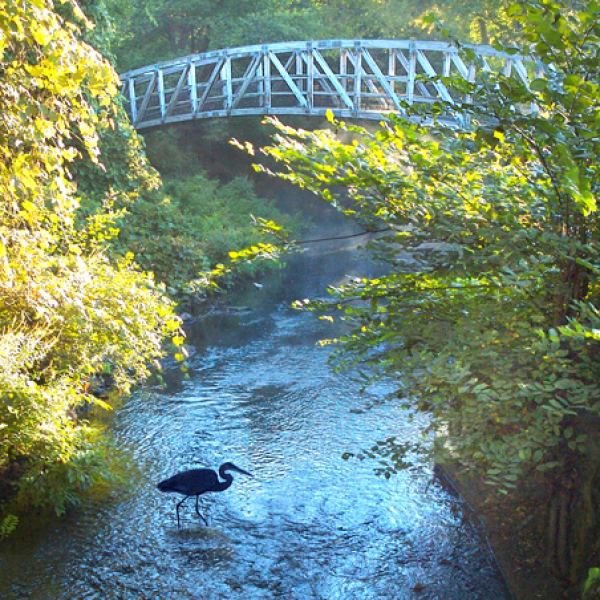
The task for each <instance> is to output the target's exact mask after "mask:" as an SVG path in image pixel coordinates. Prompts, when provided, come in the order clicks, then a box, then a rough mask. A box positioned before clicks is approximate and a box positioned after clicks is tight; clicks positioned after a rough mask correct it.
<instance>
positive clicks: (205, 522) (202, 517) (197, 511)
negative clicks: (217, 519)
mask: <svg viewBox="0 0 600 600" xmlns="http://www.w3.org/2000/svg"><path fill="white" fill-rule="evenodd" d="M199 498H200V496H196V514H197V515H198V516H199V517H200V518H201V519H202V520H203V521H204V524H205V525H206V526H207V527H208V521H207V520H206V519H205V518H204V516H203V515H201V514H200V511H199V510H198V499H199Z"/></svg>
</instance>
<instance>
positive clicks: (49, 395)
mask: <svg viewBox="0 0 600 600" xmlns="http://www.w3.org/2000/svg"><path fill="white" fill-rule="evenodd" d="M56 8H57V7H56V6H55V5H54V2H52V0H24V1H22V2H21V1H20V2H8V3H7V2H2V1H0V82H1V83H0V114H1V115H2V116H1V118H0V247H1V251H0V475H3V474H5V470H14V472H13V473H12V479H13V480H14V485H15V492H18V494H17V496H16V498H17V500H16V502H17V503H18V504H20V506H21V507H27V506H31V505H35V506H43V507H52V508H54V510H55V511H56V512H57V513H58V514H60V513H62V512H64V511H65V510H66V508H67V507H68V506H69V505H72V504H74V503H76V502H78V501H79V499H80V498H81V496H82V494H83V493H85V492H86V490H88V489H89V488H90V486H92V485H93V484H94V483H95V482H97V481H98V480H99V479H101V478H103V477H105V476H107V470H106V465H107V462H106V459H107V456H106V441H107V440H106V438H101V437H100V432H99V431H98V429H97V428H95V427H92V426H90V425H89V424H87V423H86V421H85V419H83V418H82V415H83V414H84V412H85V410H86V407H89V406H93V405H96V406H98V407H99V408H103V409H108V408H110V403H107V402H106V400H105V399H100V398H98V397H97V396H96V395H95V394H97V395H101V393H100V392H99V391H98V386H99V383H98V382H99V380H100V379H106V380H109V381H110V387H111V388H112V389H114V390H115V391H127V390H129V389H130V388H131V386H132V385H133V384H134V383H135V382H137V381H139V380H140V379H143V378H144V377H145V376H147V375H148V374H149V365H150V364H151V361H152V360H155V359H157V358H158V357H160V356H161V355H162V342H163V340H164V339H165V338H169V337H171V336H173V335H176V334H177V332H178V331H179V328H180V320H179V319H178V318H177V317H175V315H174V314H173V306H172V304H171V303H170V302H169V301H168V300H167V299H166V298H165V296H164V293H163V291H162V290H161V289H160V288H159V287H157V286H156V285H155V284H154V281H153V278H152V277H151V276H150V275H145V274H143V273H140V272H139V271H137V270H136V269H135V267H134V265H133V263H132V260H131V257H129V256H126V257H125V258H124V259H123V260H122V261H121V262H120V263H117V264H113V263H111V262H110V261H109V259H108V258H107V257H106V255H105V253H104V248H105V242H106V240H107V239H109V238H111V237H114V235H115V234H116V231H115V229H114V223H115V219H116V217H117V216H118V214H119V213H118V211H116V212H114V213H111V208H110V200H109V199H107V201H106V203H105V206H104V208H105V209H106V212H104V213H101V214H96V213H94V214H91V213H88V214H87V215H86V217H87V218H82V219H79V213H80V198H79V197H78V195H77V191H78V190H77V185H76V182H75V180H74V177H73V175H74V172H75V170H76V169H75V160H76V159H77V160H79V161H87V162H88V163H93V164H96V165H99V158H100V157H99V144H98V125H99V111H100V108H99V107H100V106H101V105H106V103H107V102H110V98H112V97H113V96H114V95H115V94H116V76H115V73H114V71H113V70H112V68H111V66H110V65H109V64H108V63H107V62H106V61H105V60H104V59H103V58H102V57H101V56H100V54H99V53H98V52H97V51H96V50H94V49H93V48H92V47H91V46H89V45H88V44H86V43H84V42H83V41H82V40H81V39H80V38H79V37H78V33H79V28H78V27H77V26H75V24H74V22H71V21H66V20H65V17H64V16H62V12H61V14H59V12H57V10H56ZM60 8H61V9H63V11H66V10H67V9H70V10H71V13H72V15H73V18H74V19H76V20H77V19H78V20H79V22H80V24H81V25H82V26H83V27H84V28H87V27H91V23H90V22H88V21H87V19H85V18H84V17H83V13H81V10H80V9H79V7H78V6H77V5H76V4H74V3H72V2H69V1H68V0H67V1H66V2H63V3H62V5H61V6H60ZM113 114H114V113H113ZM90 168H99V166H96V167H90ZM16 465H18V468H16V469H15V466H16Z"/></svg>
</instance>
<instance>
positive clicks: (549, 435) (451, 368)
mask: <svg viewBox="0 0 600 600" xmlns="http://www.w3.org/2000/svg"><path fill="white" fill-rule="evenodd" d="M508 14H509V15H510V16H511V17H512V18H513V19H514V22H515V28H514V29H515V30H517V29H518V30H520V31H521V41H522V43H523V45H524V48H523V53H524V54H525V55H528V54H529V53H530V52H532V51H533V50H535V53H536V57H537V58H538V59H539V60H540V61H541V63H543V64H544V65H545V66H546V70H545V76H544V77H543V78H538V79H534V80H533V81H532V83H531V86H530V88H528V87H526V86H524V85H523V84H520V83H519V82H517V81H515V80H513V79H510V78H508V77H505V76H504V75H502V74H495V73H487V74H484V75H483V76H482V77H481V79H480V80H479V81H477V82H476V83H475V84H464V83H461V82H454V86H455V87H456V88H457V89H458V90H460V91H461V92H462V93H463V94H465V96H464V97H465V98H466V97H468V96H469V95H472V97H473V98H475V101H474V103H473V104H469V103H468V102H467V101H464V102H463V103H462V104H461V105H458V106H457V105H454V106H444V105H443V104H441V103H437V104H436V105H434V106H431V107H427V108H425V109H423V111H424V115H422V116H428V117H431V118H433V119H436V117H437V116H438V115H439V114H440V113H441V112H443V111H447V110H451V111H459V112H460V113H462V115H463V116H465V117H468V118H469V119H470V121H471V123H472V128H471V129H469V130H468V131H461V130H453V129H449V128H447V127H444V126H443V125H442V124H441V122H436V124H435V125H434V126H433V127H432V128H428V129H424V128H421V127H420V126H419V125H416V124H415V123H414V122H411V121H408V120H405V119H401V118H392V119H391V121H390V123H388V124H384V125H383V127H382V129H381V130H379V131H377V132H376V133H374V134H372V133H369V132H368V131H366V130H365V129H362V128H360V127H355V126H349V125H346V126H344V125H343V124H341V123H335V125H336V127H337V128H338V129H342V130H344V131H346V132H348V133H349V134H350V135H352V136H353V137H354V140H353V142H352V143H343V142H340V141H339V139H338V138H337V137H336V135H335V134H334V133H333V132H332V131H314V132H309V131H304V130H294V129H292V128H289V127H285V126H284V125H282V124H281V123H280V122H278V121H277V120H275V119H269V121H271V122H272V123H273V124H274V125H275V126H276V127H278V129H279V134H278V135H277V137H276V144H275V145H273V146H270V147H267V148H265V149H263V150H264V152H265V153H266V154H267V155H268V156H270V157H272V158H274V159H275V160H277V161H279V162H280V163H281V164H282V165H283V166H285V167H286V172H284V173H279V174H278V176H280V177H283V178H285V179H288V180H290V181H292V182H294V183H296V184H298V185H300V186H303V187H306V188H308V189H310V190H313V191H314V192H316V193H319V194H320V195H322V196H323V198H324V199H325V200H327V201H328V202H331V203H333V204H334V205H336V206H338V207H339V208H340V210H343V211H344V212H345V213H346V214H347V215H349V216H352V217H353V218H355V219H356V220H358V221H359V222H360V223H361V224H362V225H363V226H364V227H365V228H372V227H377V228H378V229H380V228H381V227H382V226H387V228H388V229H389V234H388V235H386V236H385V237H383V238H381V239H379V240H377V241H375V242H374V243H373V244H372V245H371V249H372V251H373V253H374V255H375V256H377V257H378V258H380V259H382V260H384V261H387V263H388V264H389V267H390V268H389V273H388V274H387V275H385V276H382V277H380V278H378V279H373V280H369V279H361V278H357V279H354V280H351V281H349V282H348V283H347V284H345V285H342V286H339V287H336V288H332V289H331V293H332V295H333V299H332V300H331V301H329V302H308V303H300V304H299V305H300V306H302V307H304V308H309V309H311V308H312V309H319V310H321V311H325V313H326V314H325V317H326V318H329V319H333V318H334V317H335V315H336V314H340V313H341V315H342V316H341V317H340V318H342V319H343V320H345V321H346V322H347V323H348V326H349V331H348V333H347V334H346V335H344V336H343V337H341V338H340V339H337V340H332V341H333V342H336V343H337V344H338V345H339V350H338V352H337V357H338V359H339V360H340V361H341V364H342V365H343V364H348V363H359V364H361V365H367V366H369V367H370V368H371V376H372V377H380V376H388V377H389V376H391V377H393V378H395V380H396V381H397V382H398V391H397V394H396V395H397V397H398V398H399V399H400V401H401V402H402V403H403V404H407V405H408V404H413V403H414V404H416V405H417V406H418V407H419V408H420V409H422V410H423V411H425V412H426V413H428V414H430V415H431V417H432V421H431V428H432V429H433V430H435V431H436V432H437V436H438V441H439V443H438V445H437V447H436V453H437V456H438V457H439V458H443V457H444V456H451V457H452V458H453V459H457V460H459V461H461V463H462V464H463V465H465V466H466V467H468V468H471V469H473V470H477V471H478V472H482V473H484V474H485V476H486V478H487V480H488V481H489V482H490V483H492V484H494V485H495V486H496V487H497V488H498V489H499V490H500V491H502V492H504V493H505V494H512V493H515V492H517V491H518V490H520V489H522V488H523V487H524V486H527V485H528V484H529V485H531V482H532V481H535V482H536V485H539V486H540V488H541V489H543V490H544V494H543V495H542V496H541V498H546V499H547V500H546V501H547V506H546V508H547V510H546V515H547V519H548V521H547V527H548V534H549V535H548V538H549V540H551V541H550V542H549V547H548V553H549V555H550V556H551V557H552V559H553V562H554V565H555V566H556V568H557V570H558V572H559V573H560V575H561V576H563V577H564V578H565V579H567V580H570V581H571V582H574V581H577V580H578V579H579V578H580V577H581V576H582V574H583V566H584V563H585V560H586V558H587V557H588V549H589V544H591V542H592V540H593V539H594V536H595V534H596V533H597V524H596V520H595V517H594V511H595V505H594V500H593V494H592V490H593V489H594V486H597V485H598V481H599V475H600V474H599V473H598V468H597V456H598V455H599V454H600V453H599V448H600V439H599V437H598V433H597V430H598V422H599V421H598V417H599V416H600V378H599V376H598V373H600V352H599V350H600V312H599V286H598V275H599V274H600V261H599V258H600V254H599V251H600V246H599V243H600V239H599V231H598V212H597V198H598V193H599V190H600V173H599V166H598V164H599V161H598V157H599V155H600V135H599V134H600V118H599V116H598V115H600V101H599V94H598V91H599V86H600V60H599V52H600V25H599V24H598V23H600V5H598V3H597V2H595V1H594V0H585V1H584V2H581V3H578V4H577V5H573V4H572V3H566V2H565V3H563V2H562V1H557V2H555V1H554V0H529V1H527V2H524V3H522V4H515V5H512V6H510V7H509V9H508ZM509 50H510V51H511V52H514V50H511V49H509ZM465 58H466V59H467V60H475V59H476V57H475V56H474V55H473V54H472V53H471V52H469V51H466V52H465ZM446 83H448V84H450V82H449V81H447V80H446ZM532 105H535V110H530V107H531V106H532ZM406 108H407V109H408V110H409V111H410V110H412V111H414V110H415V109H414V107H410V106H407V107H406ZM263 170H268V169H266V168H265V167H263ZM340 189H342V190H345V194H342V195H340V192H339V190H340ZM391 444H392V445H393V443H392V442H391ZM392 450H393V449H392ZM391 454H393V452H391ZM394 468H395V466H394V464H393V462H392V464H391V465H390V469H392V470H393V469H394Z"/></svg>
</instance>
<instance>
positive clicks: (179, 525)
mask: <svg viewBox="0 0 600 600" xmlns="http://www.w3.org/2000/svg"><path fill="white" fill-rule="evenodd" d="M188 498H190V496H186V497H185V498H184V499H183V500H182V501H181V502H178V503H177V529H181V523H180V522H179V507H180V506H181V505H182V504H183V503H184V502H185V501H186V500H187V499H188ZM196 500H198V498H197V497H196Z"/></svg>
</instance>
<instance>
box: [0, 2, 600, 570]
mask: <svg viewBox="0 0 600 600" xmlns="http://www.w3.org/2000/svg"><path fill="white" fill-rule="evenodd" d="M84 13H85V14H84ZM429 13H433V14H435V15H437V16H438V17H440V18H443V20H444V22H445V25H444V27H443V28H441V29H432V24H433V20H432V19H430V18H427V17H426V15H427V14H429ZM599 20H600V7H599V6H598V4H597V3H596V2H595V1H593V0H584V1H582V2H579V3H568V2H564V3H563V2H554V1H553V0H528V1H527V2H523V3H521V4H515V5H513V6H510V7H509V8H508V10H507V11H504V10H503V9H502V3H491V2H488V1H485V2H471V1H469V0H464V1H461V2H452V3H450V2H435V1H434V0H427V1H425V2H421V3H419V4H418V5H417V4H415V3H414V2H408V0H356V1H353V2H349V1H347V0H286V1H284V2H281V1H276V0H255V1H254V2H249V1H246V0H243V1H239V0H235V1H234V0H231V1H228V0H226V1H218V2H217V1H213V0H187V1H186V2H181V1H179V0H154V1H149V0H132V1H131V2H122V1H121V0H85V1H83V2H79V4H77V3H76V2H75V1H74V0H61V2H59V3H55V2H54V1H53V0H24V1H22V2H18V3H17V2H12V1H10V0H0V114H1V115H2V118H1V120H0V154H1V156H0V187H1V194H2V198H1V205H0V206H1V207H2V219H1V221H0V261H1V263H2V268H1V269H0V322H1V323H0V324H1V327H0V358H1V361H0V483H1V486H0V496H2V497H10V498H11V502H12V504H10V506H9V509H8V510H9V512H10V511H12V512H17V511H18V510H19V509H20V508H21V509H23V508H25V507H30V506H39V507H45V508H48V507H50V508H53V509H54V510H55V511H56V512H57V513H61V512H63V511H64V510H66V508H68V507H69V506H70V505H72V504H75V503H77V502H78V501H80V499H81V498H82V497H83V495H84V494H85V493H86V492H87V491H88V490H89V489H90V487H91V486H92V485H93V484H94V483H95V482H97V481H99V480H100V479H102V478H103V477H107V476H109V471H108V469H107V460H106V456H105V455H106V448H107V441H106V437H105V436H104V434H103V433H102V432H101V431H100V430H99V428H98V427H96V426H94V425H93V424H91V423H90V422H88V421H87V420H86V419H85V418H84V416H85V415H86V414H87V412H86V411H87V407H88V406H89V405H93V404H99V405H100V406H103V407H105V408H109V405H108V404H106V399H104V400H99V399H98V398H97V395H95V394H94V393H93V392H97V391H98V388H99V387H100V386H99V382H100V381H101V380H103V379H104V378H109V379H110V381H111V382H112V384H113V386H114V389H115V390H116V391H117V392H119V391H127V390H128V389H130V387H131V386H132V385H133V384H134V383H136V382H138V381H140V380H141V379H143V378H144V377H146V376H147V375H148V374H149V365H151V364H153V363H154V362H155V361H156V360H157V359H158V358H159V357H160V356H161V354H162V351H163V346H164V341H165V339H170V340H171V341H172V342H173V343H174V344H175V345H180V344H181V343H182V342H183V339H182V336H181V333H180V331H179V320H178V318H177V317H176V316H175V314H174V304H173V301H172V299H173V298H178V299H179V298H182V297H183V296H184V295H185V294H186V293H187V292H189V291H190V290H194V291H197V290H198V289H199V286H201V285H203V283H202V280H201V279H198V277H199V271H204V270H208V269H210V268H212V267H213V266H214V264H215V263H220V262H223V261H224V260H225V259H226V258H227V257H228V256H229V255H230V251H231V250H233V249H235V248H240V247H245V246H249V245H253V244H259V242H261V241H262V240H263V238H262V237H260V236H258V235H257V234H256V232H255V231H254V229H253V228H252V225H251V222H250V220H249V219H248V218H246V215H249V214H252V215H254V216H255V217H257V218H258V219H261V218H262V219H265V220H269V219H275V220H276V221H280V222H281V221H283V222H284V223H286V224H290V223H291V221H289V220H287V221H286V217H284V216H282V215H281V214H280V213H279V212H278V211H277V209H276V208H275V207H274V206H273V205H272V204H270V203H268V202H266V201H265V200H264V199H260V198H259V197H258V196H257V195H256V193H255V192H254V189H253V187H252V184H251V183H250V182H249V181H248V180H245V179H243V178H237V179H236V178H232V179H231V180H230V181H228V182H224V183H220V182H216V181H215V180H211V179H210V178H209V176H208V175H207V174H206V172H205V171H204V170H203V168H202V167H198V168H192V169H189V168H187V167H186V168H185V169H182V168H181V162H182V156H183V154H182V153H183V152H185V151H187V149H186V142H185V141H184V137H186V135H187V134H188V133H189V132H190V131H191V128H192V127H193V126H192V125H189V126H184V127H182V128H181V129H180V130H179V131H178V133H172V134H165V133H155V134H153V136H152V142H153V144H155V149H154V153H153V154H154V158H155V159H156V160H155V163H156V164H155V166H157V167H158V168H159V169H160V171H161V175H162V177H163V179H164V180H165V184H164V185H162V184H161V177H160V176H159V174H158V172H157V171H156V170H155V168H154V167H153V166H151V165H150V163H149V161H148V160H147V158H146V156H145V150H144V142H143V140H142V139H141V138H140V137H138V136H137V135H136V133H135V132H134V131H133V129H132V127H131V125H130V124H129V123H128V121H127V119H126V117H125V115H124V113H123V111H122V108H121V107H120V104H119V101H118V99H117V98H116V90H117V78H116V74H115V70H114V68H113V67H112V66H111V63H112V64H114V65H116V68H117V69H118V70H120V71H124V70H126V69H129V68H134V67H138V66H142V65H145V64H150V63H152V62H155V61H157V60H161V59H167V58H171V57H174V56H180V55H182V54H187V53H190V52H201V51H204V50H208V49H214V48H219V47H226V46H232V45H242V44H254V43H265V42H270V41H284V40H293V39H309V38H332V37H335V38H339V37H349V38H352V37H383V38H385V37H389V38H404V37H422V36H423V35H424V33H423V32H424V31H427V33H428V34H430V35H433V36H438V37H442V36H451V37H455V38H458V39H461V40H464V41H473V42H483V43H488V42H492V41H493V40H494V39H495V38H498V39H502V40H504V41H514V42H517V43H518V44H519V45H520V46H522V47H523V48H524V49H525V50H526V51H529V50H531V49H535V52H536V53H537V56H538V57H539V58H540V59H541V60H542V61H543V62H544V63H546V65H548V66H549V67H550V69H549V70H548V71H547V74H546V78H545V79H543V80H536V81H535V82H534V83H533V84H532V86H531V88H532V89H526V88H525V87H524V86H522V85H519V84H516V83H515V81H513V80H508V79H506V78H504V77H502V76H501V75H498V76H497V75H493V74H491V73H490V74H489V75H488V76H487V77H486V78H484V79H482V80H480V81H478V82H477V84H476V87H475V88H471V89H467V88H463V91H464V92H465V93H474V94H475V93H476V94H477V97H478V100H479V103H478V104H477V105H464V106H463V107H462V109H461V110H463V111H464V112H466V113H467V114H468V116H469V118H470V119H471V122H472V123H473V124H474V128H473V130H472V131H469V132H459V131H454V130H448V129H445V128H444V127H443V126H442V125H441V124H437V125H436V126H435V127H433V128H431V129H428V130H427V131H424V130H421V129H420V128H419V127H418V126H416V125H415V124H414V123H412V122H410V121H406V120H402V119H394V120H393V121H392V122H391V124H390V125H388V126H386V127H384V128H382V129H381V130H380V131H378V132H377V133H374V134H372V133H369V132H367V131H365V130H363V129H361V128H358V127H346V126H344V125H343V124H340V123H336V124H335V125H336V127H337V129H338V130H344V129H348V130H350V131H349V133H350V134H351V135H352V136H353V137H354V138H356V139H358V140H359V142H357V143H354V144H344V143H342V142H340V141H339V139H338V138H337V137H336V136H335V135H334V134H333V133H332V132H331V131H315V132H307V131H298V130H294V129H291V128H286V127H284V126H283V125H281V124H280V123H278V122H277V121H272V123H273V124H274V125H275V126H276V127H278V128H279V129H280V137H279V138H278V141H277V144H276V145H275V146H273V147H270V148H267V149H266V152H267V154H269V155H270V156H271V157H273V158H275V159H277V160H279V161H283V163H284V164H285V165H287V167H288V168H289V172H288V173H287V174H285V175H284V177H286V178H287V179H290V180H291V181H293V182H295V183H298V184H300V185H302V186H304V187H306V188H308V189H312V190H314V191H316V192H318V193H320V194H322V195H323V197H324V198H325V199H326V200H328V201H330V202H336V203H337V200H338V199H339V195H336V194H339V191H340V190H346V191H345V192H342V195H343V202H340V203H339V206H344V207H346V208H345V209H344V210H346V211H347V213H348V214H349V215H351V216H352V217H353V218H355V219H357V220H358V221H359V222H361V223H362V224H363V225H364V226H365V227H366V228H370V227H373V226H375V227H377V228H382V227H387V228H388V229H389V235H388V236H386V237H384V238H381V239H380V240H378V241H377V242H376V243H375V244H374V245H373V248H372V249H373V252H374V253H375V254H376V255H377V256H378V257H380V258H382V259H383V260H386V261H388V263H389V265H390V273H389V275H387V276H386V277H382V278H380V279H377V280H356V281H352V282H350V283H348V284H347V285H345V286H342V287H339V288H337V289H335V290H333V299H332V301H331V302H329V303H309V304H308V305H307V306H306V307H307V308H316V309H320V310H323V311H326V315H325V316H326V318H332V319H333V318H336V317H337V316H338V312H339V311H341V312H342V318H344V319H345V320H346V321H347V322H348V324H349V325H350V327H351V329H350V333H349V334H348V335H347V336H345V337H344V338H342V339H340V340H335V341H336V342H338V343H339V349H340V350H339V352H338V353H337V356H338V358H339V360H340V362H341V363H349V362H356V363H360V364H363V365H366V366H368V367H370V368H371V372H370V374H369V375H368V377H381V376H386V377H389V376H392V377H393V378H394V379H395V380H396V381H398V382H399V383H398V391H397V397H398V398H399V399H400V401H401V402H406V403H409V402H410V403H413V402H414V403H417V404H418V406H419V407H420V408H421V409H422V410H424V411H426V412H428V413H429V414H431V415H432V417H433V420H432V427H433V428H434V429H435V430H436V432H437V434H438V438H439V439H440V440H441V441H442V443H441V444H440V445H439V447H438V448H437V450H436V452H437V453H438V456H439V457H442V456H443V455H450V456H451V457H452V458H453V459H458V460H459V461H461V463H462V464H463V465H466V466H467V467H468V468H469V469H473V470H476V471H478V472H481V473H483V474H484V475H485V476H486V477H487V480H488V481H489V482H490V483H492V484H493V485H494V486H495V487H496V488H498V489H499V490H501V491H502V492H504V493H505V494H508V495H512V494H514V493H516V492H519V491H520V490H522V489H523V488H525V487H527V486H530V485H531V483H532V482H534V483H535V485H536V486H538V487H539V488H540V489H541V490H543V491H544V494H545V497H546V498H548V500H547V506H546V507H545V509H546V510H545V514H546V516H547V529H548V534H549V535H548V538H549V539H550V540H551V542H550V554H551V555H552V559H553V561H554V563H555V565H556V567H557V569H558V571H559V572H560V574H561V575H562V576H563V577H564V578H565V579H568V580H570V581H575V580H577V579H578V578H580V577H581V574H582V565H583V564H584V562H585V558H586V555H587V554H588V552H589V549H590V547H592V546H593V545H594V544H595V539H596V536H597V526H596V519H595V516H594V513H595V511H596V509H597V506H596V499H595V495H594V494H595V492H594V490H595V489H598V488H600V486H599V485H598V473H597V466H596V465H597V457H598V456H600V452H599V447H600V442H599V440H598V439H597V429H598V417H599V416H600V415H599V414H598V413H599V411H600V408H599V407H600V404H599V403H598V399H599V396H600V382H599V381H598V375H597V374H598V372H599V367H600V365H599V364H598V355H599V354H598V350H599V347H598V346H599V341H600V334H599V331H600V313H599V312H598V274H599V273H600V264H599V260H598V257H599V255H598V252H599V249H598V244H599V240H598V221H597V206H596V201H597V195H598V188H599V185H600V184H599V179H598V177H599V174H598V154H599V147H598V144H599V142H598V140H599V139H600V135H599V133H600V131H599V128H600V117H599V116H598V115H600V107H599V104H598V92H599V86H600V70H599V69H600V67H599V64H600V62H599V56H598V50H599V48H600V28H599V25H598V22H599ZM94 23H96V26H94ZM471 58H472V57H469V56H467V59H469V60H470V59H471ZM109 61H110V62H109ZM462 85H463V86H464V85H465V84H462ZM532 102H535V104H536V105H537V107H538V112H536V113H531V112H530V111H528V110H520V109H516V108H515V107H526V106H530V105H531V103H532ZM407 108H408V109H409V110H413V108H412V107H407ZM443 109H444V107H442V106H438V105H433V106H431V107H429V110H430V111H431V114H432V115H433V116H434V117H435V114H437V113H436V111H438V110H443ZM228 127H229V126H228V124H223V123H220V124H218V125H215V126H212V130H211V135H215V136H221V138H222V139H226V138H227V137H229V136H230V131H229V129H228ZM207 130H210V127H209V128H207V129H204V131H205V132H206V131H207ZM184 134H186V135H184ZM298 142H299V144H298ZM161 144H162V145H161ZM161 148H162V151H161ZM315 174H316V175H317V176H316V177H315ZM348 201H349V203H348ZM119 230H120V233H119ZM255 247H259V248H262V247H261V246H255ZM254 252H255V251H254V250H251V251H250V252H249V253H239V254H236V253H234V254H233V256H234V257H235V258H239V257H246V256H250V255H252V254H253V253H254ZM248 268H249V269H254V268H255V267H253V266H251V267H248ZM217 271H218V272H224V271H225V270H224V269H222V268H218V269H217ZM163 284H164V285H163ZM180 358H182V356H181V355H180ZM367 381H368V379H367ZM444 442H445V443H444ZM380 452H381V453H382V454H383V455H385V456H387V457H391V460H390V462H389V469H390V470H394V469H396V468H397V467H398V463H399V462H401V455H402V449H399V448H396V447H394V444H393V441H390V442H389V444H388V445H387V446H380ZM394 457H395V458H394ZM395 459H397V460H395ZM5 508H6V507H5ZM14 522H15V521H14V519H11V518H5V520H4V524H3V525H2V524H0V537H2V536H3V535H5V534H6V533H7V532H8V531H9V530H10V529H11V527H12V526H13V525H14ZM0 523H1V522H0Z"/></svg>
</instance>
